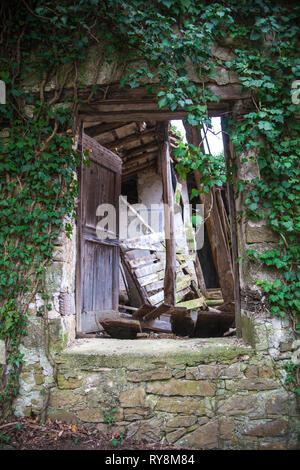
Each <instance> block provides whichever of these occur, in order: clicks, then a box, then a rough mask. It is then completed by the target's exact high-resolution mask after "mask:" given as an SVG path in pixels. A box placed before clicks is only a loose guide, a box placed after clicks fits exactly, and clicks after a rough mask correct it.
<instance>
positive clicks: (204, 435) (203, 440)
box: [175, 421, 218, 450]
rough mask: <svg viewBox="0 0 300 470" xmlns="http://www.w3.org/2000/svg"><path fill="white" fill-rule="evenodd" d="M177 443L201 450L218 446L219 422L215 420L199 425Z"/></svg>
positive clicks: (176, 443)
mask: <svg viewBox="0 0 300 470" xmlns="http://www.w3.org/2000/svg"><path fill="white" fill-rule="evenodd" d="M175 445H176V446H182V447H188V448H192V449H199V450H202V449H203V450H206V449H216V448H218V423H217V422H216V421H214V422H209V423H207V424H204V425H203V426H199V427H198V428H197V429H195V431H193V432H191V433H190V434H186V435H185V436H184V437H183V438H181V439H179V440H178V441H176V442H175Z"/></svg>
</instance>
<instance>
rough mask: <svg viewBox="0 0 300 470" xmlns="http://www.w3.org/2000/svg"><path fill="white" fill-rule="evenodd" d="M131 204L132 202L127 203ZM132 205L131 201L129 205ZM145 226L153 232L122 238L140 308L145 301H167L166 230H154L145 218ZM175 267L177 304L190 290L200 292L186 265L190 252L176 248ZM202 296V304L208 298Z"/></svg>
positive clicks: (130, 282) (131, 285)
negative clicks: (165, 288) (165, 279)
mask: <svg viewBox="0 0 300 470" xmlns="http://www.w3.org/2000/svg"><path fill="white" fill-rule="evenodd" d="M127 204H128V203H127ZM128 206H130V204H128ZM139 217H140V220H141V222H142V223H144V226H145V229H146V230H147V231H148V232H150V233H146V234H145V235H143V236H141V237H139V238H136V239H130V240H121V241H120V248H121V258H122V262H123V263H124V268H125V269H124V270H125V272H126V275H127V276H128V279H127V281H128V285H129V289H130V288H131V301H132V304H133V305H135V306H137V307H140V306H142V304H150V305H153V306H158V305H160V304H162V303H163V302H164V299H165V296H164V278H165V266H166V259H167V254H166V246H165V241H164V234H163V233H153V229H152V228H151V227H150V226H149V225H148V224H147V223H145V222H144V221H143V219H142V217H141V216H139ZM138 250H142V253H143V252H144V250H146V251H148V253H149V254H143V255H142V256H139V255H137V254H136V253H137V252H138ZM176 251H177V252H178V253H177V254H176V261H175V269H176V273H177V280H176V284H175V285H176V293H175V303H178V302H179V301H180V300H182V299H183V298H184V296H185V295H186V294H188V293H193V296H195V295H197V292H196V291H195V286H194V285H193V278H192V275H191V273H190V271H189V269H188V266H187V264H186V260H187V259H188V258H189V256H190V255H188V254H185V253H182V250H181V249H179V248H178V247H176ZM198 293H199V294H200V296H201V304H203V303H204V297H203V296H202V295H201V293H200V292H199V291H198Z"/></svg>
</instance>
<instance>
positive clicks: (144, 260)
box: [128, 254, 158, 269]
mask: <svg viewBox="0 0 300 470" xmlns="http://www.w3.org/2000/svg"><path fill="white" fill-rule="evenodd" d="M157 259H158V258H157V256H156V255H155V254H152V255H147V256H142V257H141V258H134V259H132V260H130V259H129V260H128V263H129V264H130V266H131V267H132V268H133V269H134V268H141V267H142V266H146V265H148V264H150V263H153V262H155V261H156V260H157Z"/></svg>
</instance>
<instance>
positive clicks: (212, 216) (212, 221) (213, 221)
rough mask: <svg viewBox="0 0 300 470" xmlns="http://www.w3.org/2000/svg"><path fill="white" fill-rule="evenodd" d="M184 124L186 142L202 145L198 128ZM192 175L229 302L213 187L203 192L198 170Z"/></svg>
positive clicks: (225, 248) (229, 276)
mask: <svg viewBox="0 0 300 470" xmlns="http://www.w3.org/2000/svg"><path fill="white" fill-rule="evenodd" d="M184 125H185V128H186V131H187V140H188V142H190V143H191V144H193V145H195V146H196V147H198V146H199V145H203V143H202V137H201V132H200V130H199V129H198V128H196V127H193V126H190V125H189V124H187V123H184ZM194 176H195V181H196V186H197V189H198V191H199V192H200V194H199V200H200V202H201V203H202V204H203V205H204V218H205V224H206V228H207V233H208V237H209V241H210V245H211V250H212V255H213V261H214V265H215V268H216V271H217V274H218V278H219V283H220V286H221V290H222V297H223V299H224V302H225V303H230V302H232V301H233V296H234V294H233V292H234V280H233V271H232V262H231V255H230V248H229V244H228V241H227V240H226V236H225V234H224V231H223V226H222V221H221V218H220V214H219V211H218V206H217V200H216V195H215V191H214V188H211V190H210V193H209V194H205V193H203V192H202V188H201V175H200V173H199V171H198V170H195V171H194ZM219 202H220V201H219Z"/></svg>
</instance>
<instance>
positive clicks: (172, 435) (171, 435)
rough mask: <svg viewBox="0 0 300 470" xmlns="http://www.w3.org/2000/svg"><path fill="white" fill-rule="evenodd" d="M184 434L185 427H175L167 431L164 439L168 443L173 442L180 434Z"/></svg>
mask: <svg viewBox="0 0 300 470" xmlns="http://www.w3.org/2000/svg"><path fill="white" fill-rule="evenodd" d="M185 434H186V429H185V428H179V429H176V431H171V432H168V433H167V435H166V439H167V441H168V442H169V443H170V444H173V443H174V442H176V441H178V439H180V438H181V437H182V436H184V435H185Z"/></svg>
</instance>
